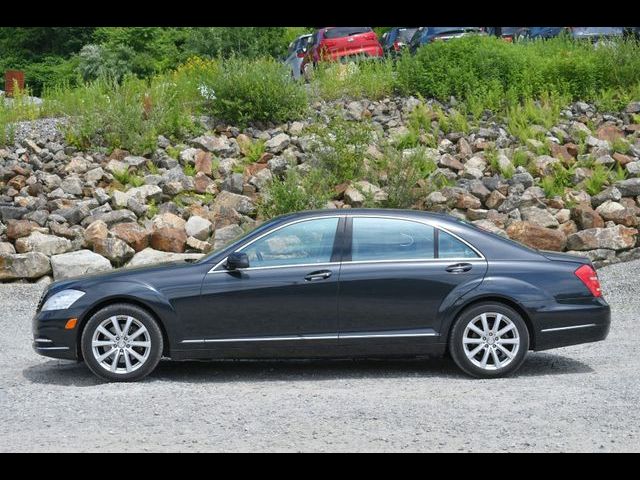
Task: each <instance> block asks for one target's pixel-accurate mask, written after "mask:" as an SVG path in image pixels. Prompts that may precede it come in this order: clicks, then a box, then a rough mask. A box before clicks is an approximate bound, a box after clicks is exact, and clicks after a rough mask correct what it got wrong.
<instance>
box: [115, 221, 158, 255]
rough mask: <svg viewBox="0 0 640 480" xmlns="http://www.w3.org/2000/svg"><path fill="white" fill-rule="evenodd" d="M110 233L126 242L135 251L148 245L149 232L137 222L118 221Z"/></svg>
mask: <svg viewBox="0 0 640 480" xmlns="http://www.w3.org/2000/svg"><path fill="white" fill-rule="evenodd" d="M111 233H112V234H113V235H114V236H115V237H116V238H119V239H120V240H123V241H124V242H126V244H127V245H129V246H130V247H131V248H133V250H134V251H136V252H140V251H142V250H144V249H145V248H147V247H148V246H149V238H150V236H151V232H150V231H149V230H147V229H146V228H144V227H141V226H140V225H138V224H137V223H120V224H118V225H115V226H114V227H113V228H112V229H111Z"/></svg>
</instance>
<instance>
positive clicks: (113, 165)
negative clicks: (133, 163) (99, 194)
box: [104, 160, 129, 174]
mask: <svg viewBox="0 0 640 480" xmlns="http://www.w3.org/2000/svg"><path fill="white" fill-rule="evenodd" d="M104 169H105V170H106V171H107V172H109V173H112V174H113V173H119V172H125V171H127V170H128V169H129V165H127V164H126V163H124V162H121V161H120V160H111V161H109V163H107V164H106V165H105V166H104Z"/></svg>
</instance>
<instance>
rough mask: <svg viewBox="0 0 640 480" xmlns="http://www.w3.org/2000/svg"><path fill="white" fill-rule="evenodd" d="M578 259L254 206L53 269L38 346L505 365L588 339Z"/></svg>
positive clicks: (407, 215)
mask: <svg viewBox="0 0 640 480" xmlns="http://www.w3.org/2000/svg"><path fill="white" fill-rule="evenodd" d="M609 323H610V311H609V306H608V305H607V303H606V302H605V301H604V299H603V298H602V293H601V291H600V285H599V283H598V278H597V275H596V272H595V271H594V269H593V268H592V266H591V264H590V262H589V260H587V259H585V258H581V257H575V256H570V255H566V254H559V253H549V252H542V251H536V250H531V249H529V248H526V247H524V246H522V245H520V244H517V243H515V242H512V241H510V240H507V239H505V238H502V237H499V236H497V235H493V234H491V233H489V232H486V231H484V230H480V229H479V228H477V227H475V226H473V225H471V224H468V223H466V222H463V221H460V220H457V219H455V218H453V217H450V216H447V215H442V214H433V213H425V212H418V211H399V210H398V211H394V210H327V211H318V212H304V213H298V214H292V215H287V216H283V217H279V218H276V219H274V220H271V221H268V222H266V223H264V224H263V225H261V226H260V227H258V228H257V229H256V230H254V231H253V232H251V233H249V234H248V235H246V236H244V237H243V238H241V239H240V240H237V241H235V242H234V243H233V244H231V245H229V246H227V247H225V248H224V249H222V250H219V251H217V252H214V253H212V254H211V255H209V256H207V257H204V258H203V259H201V260H199V261H197V262H195V263H182V264H165V265H160V266H155V267H147V268H141V269H124V270H119V271H116V272H114V273H109V274H102V275H96V276H92V277H85V278H79V279H75V280H67V281H62V282H56V283H53V284H51V285H50V286H49V288H48V289H47V290H46V292H45V293H44V295H43V297H42V300H41V302H40V305H39V306H38V311H37V313H36V316H35V318H34V320H33V334H34V348H35V350H36V352H38V353H39V354H41V355H46V356H49V357H54V358H64V359H73V360H84V362H85V363H86V364H87V366H88V367H89V368H90V369H91V371H93V372H94V373H95V374H96V375H98V376H99V377H102V378H103V379H107V380H111V381H131V380H139V379H141V378H143V377H145V376H146V375H148V374H149V373H151V372H152V371H153V370H154V368H155V367H156V366H157V364H158V362H159V361H160V358H161V357H163V356H165V357H169V358H171V359H174V360H186V359H221V358H274V357H278V358H310V357H316V358H317V357H331V358H339V357H373V356H375V357H379V356H402V357H407V356H410V357H421V356H432V355H443V354H446V353H449V354H450V355H451V357H453V360H454V361H455V362H456V363H457V364H458V365H459V366H460V368H461V369H462V370H464V371H465V372H466V373H468V374H470V375H473V376H476V377H499V376H504V375H507V374H510V373H513V372H514V371H515V370H516V369H518V367H520V365H521V364H522V362H523V361H524V358H525V355H526V353H527V351H528V350H544V349H549V348H554V347H562V346H565V345H573V344H578V343H584V342H594V341H598V340H603V339H604V338H605V337H606V336H607V334H608V331H609Z"/></svg>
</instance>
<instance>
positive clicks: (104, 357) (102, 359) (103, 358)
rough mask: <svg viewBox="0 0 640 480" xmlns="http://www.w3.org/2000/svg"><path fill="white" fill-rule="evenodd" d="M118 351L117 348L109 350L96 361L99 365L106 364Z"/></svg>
mask: <svg viewBox="0 0 640 480" xmlns="http://www.w3.org/2000/svg"><path fill="white" fill-rule="evenodd" d="M117 351H118V349H117V348H112V349H111V350H109V351H108V352H106V353H103V354H102V355H100V356H99V357H96V360H97V361H98V363H102V362H104V361H105V360H106V359H107V358H109V357H110V356H111V355H113V354H114V353H115V352H117Z"/></svg>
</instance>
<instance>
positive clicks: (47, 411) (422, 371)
mask: <svg viewBox="0 0 640 480" xmlns="http://www.w3.org/2000/svg"><path fill="white" fill-rule="evenodd" d="M600 277H601V280H602V281H603V287H604V291H605V296H606V298H607V299H608V300H609V302H610V303H611V305H612V307H613V324H612V328H611V333H610V335H609V338H608V339H607V340H606V341H605V342H600V343H595V344H587V345H580V346H575V347H569V348H564V349H558V350H553V351H549V352H541V353H533V354H529V357H528V359H527V361H526V362H525V364H524V365H523V367H522V369H521V370H520V371H519V372H518V373H517V374H516V376H514V377H512V378H508V379H499V380H472V379H469V378H467V377H465V376H464V375H462V374H461V373H459V371H458V370H457V368H456V367H455V365H454V364H453V363H452V362H451V361H449V360H433V361H428V362H427V361H355V362H354V361H339V362H215V363H198V362H189V363H173V362H163V363H161V364H160V366H159V367H158V370H157V371H156V372H155V373H154V374H152V375H151V377H149V378H148V379H147V380H145V381H144V382H142V383H137V384H100V383H99V382H98V381H97V380H96V379H95V378H94V376H93V375H92V374H91V373H90V372H89V370H88V369H87V368H85V367H84V365H82V364H76V363H73V362H65V361H56V360H47V359H46V358H43V357H40V356H38V355H36V354H35V353H34V352H33V351H32V349H31V324H30V321H31V316H32V314H33V311H34V308H35V305H36V302H37V299H38V296H39V294H40V291H41V287H39V286H34V285H4V286H2V285H0V327H1V328H0V451H60V450H62V451H113V450H115V451H120V450H124V451H174V450H179V451H237V450H242V451H254V450H268V451H347V450H349V451H351V450H356V451H361V450H365V451H380V450H393V451H398V450H407V451H415V450H418V451H482V452H485V451H507V450H509V451H596V452H598V451H601V452H607V451H636V452H637V451H640V410H639V409H638V405H640V382H639V380H640V373H639V372H640V355H638V345H639V344H640V329H638V328H637V324H638V315H637V312H640V261H636V262H631V263H626V264H618V265H613V266H610V267H606V268H604V269H602V270H600Z"/></svg>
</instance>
